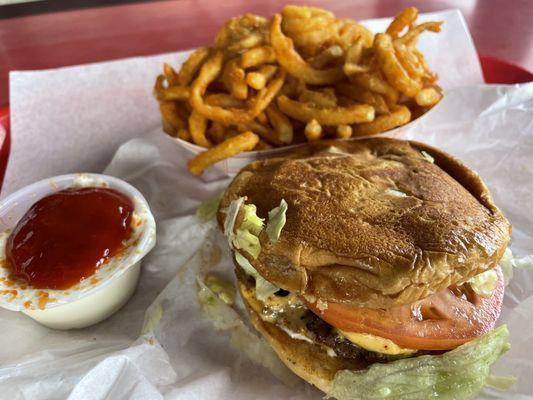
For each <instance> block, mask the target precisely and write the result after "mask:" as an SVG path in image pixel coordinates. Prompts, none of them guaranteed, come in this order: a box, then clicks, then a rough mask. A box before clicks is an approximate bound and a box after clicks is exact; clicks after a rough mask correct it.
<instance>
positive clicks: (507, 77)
mask: <svg viewBox="0 0 533 400" xmlns="http://www.w3.org/2000/svg"><path fill="white" fill-rule="evenodd" d="M480 60H481V67H482V69H483V76H484V77H485V82H487V83H504V84H512V83H525V82H531V81H533V74H532V73H531V72H529V71H527V70H525V69H523V68H522V67H519V66H517V65H514V64H511V63H508V62H506V61H503V60H500V59H498V58H495V57H490V56H482V57H480ZM10 142H11V136H10V132H9V106H4V107H0V188H1V187H2V183H3V181H4V175H5V172H6V167H7V162H8V159H9V150H10Z"/></svg>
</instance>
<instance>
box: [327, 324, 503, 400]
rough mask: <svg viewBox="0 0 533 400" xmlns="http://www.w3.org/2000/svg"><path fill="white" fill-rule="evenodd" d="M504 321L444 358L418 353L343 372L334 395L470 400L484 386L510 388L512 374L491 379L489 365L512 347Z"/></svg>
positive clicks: (368, 399) (349, 399)
mask: <svg viewBox="0 0 533 400" xmlns="http://www.w3.org/2000/svg"><path fill="white" fill-rule="evenodd" d="M508 336H509V331H508V330H507V326H505V325H502V326H500V327H498V328H496V329H494V330H493V331H492V332H490V333H488V334H486V335H485V336H482V337H481V338H479V339H476V340H473V341H471V342H469V343H466V344H463V345H461V346H459V347H457V348H456V349H454V350H451V351H449V352H447V353H444V354H442V355H440V356H430V355H426V356H419V357H414V358H406V359H402V360H398V361H393V362H390V363H388V364H373V365H371V366H370V367H369V368H368V369H366V370H363V371H347V370H344V371H339V372H337V374H336V375H335V379H334V381H333V389H332V392H331V395H332V396H334V397H335V398H337V399H338V400H359V399H365V400H381V399H405V400H427V399H430V398H433V397H435V396H436V394H437V393H438V395H439V396H440V397H439V398H440V399H449V400H458V399H471V398H473V397H474V396H476V395H477V393H478V392H479V391H480V390H481V388H482V387H483V386H484V385H485V384H489V385H491V386H498V387H500V388H507V387H508V386H509V383H510V381H511V380H512V378H508V377H490V378H489V371H490V366H491V364H492V363H494V362H495V361H496V360H497V359H498V358H499V357H500V356H501V355H502V354H503V353H505V352H506V351H507V350H509V348H510V345H509V343H508V341H507V339H508Z"/></svg>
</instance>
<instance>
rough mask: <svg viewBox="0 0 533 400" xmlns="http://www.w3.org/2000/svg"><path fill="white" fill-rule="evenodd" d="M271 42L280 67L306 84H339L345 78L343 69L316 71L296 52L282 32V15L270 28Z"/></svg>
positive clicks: (274, 20) (277, 16)
mask: <svg viewBox="0 0 533 400" xmlns="http://www.w3.org/2000/svg"><path fill="white" fill-rule="evenodd" d="M270 40H271V41H272V47H273V48H274V51H275V52H276V57H277V58H278V62H279V63H280V65H281V66H282V67H283V68H285V69H286V70H287V71H288V72H289V73H290V74H291V75H294V76H297V77H298V78H300V79H301V80H303V81H304V82H306V83H311V84H315V85H326V84H331V83H335V82H339V81H340V80H342V79H343V78H344V73H343V71H342V67H332V68H328V69H323V70H319V69H314V68H313V67H311V65H309V64H308V63H307V62H305V61H304V59H303V58H302V57H301V56H300V55H299V54H298V53H297V52H296V50H295V49H294V44H293V43H292V40H291V39H289V38H288V37H286V36H285V35H284V34H283V32H282V31H281V15H279V14H276V15H274V17H273V18H272V25H271V28H270Z"/></svg>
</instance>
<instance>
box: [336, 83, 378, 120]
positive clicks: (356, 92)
mask: <svg viewBox="0 0 533 400" xmlns="http://www.w3.org/2000/svg"><path fill="white" fill-rule="evenodd" d="M335 90H336V91H337V92H338V93H339V94H341V95H343V96H346V97H348V98H350V99H352V100H354V101H356V102H358V103H362V104H368V105H371V106H372V107H374V109H375V110H376V114H387V113H388V112H389V107H388V106H387V102H386V101H385V99H384V98H383V95H381V94H379V93H376V92H372V91H370V90H368V89H365V88H363V87H361V86H358V85H355V84H353V83H339V84H337V85H335Z"/></svg>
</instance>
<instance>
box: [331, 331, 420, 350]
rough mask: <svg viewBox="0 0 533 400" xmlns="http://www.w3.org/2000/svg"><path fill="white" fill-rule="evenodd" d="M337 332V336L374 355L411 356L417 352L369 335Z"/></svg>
mask: <svg viewBox="0 0 533 400" xmlns="http://www.w3.org/2000/svg"><path fill="white" fill-rule="evenodd" d="M337 331H338V333H339V335H341V336H343V337H345V338H346V339H348V340H349V341H350V342H352V343H354V344H356V345H357V346H359V347H362V348H363V349H366V350H369V351H374V352H376V353H381V354H388V355H390V356H397V355H402V354H413V353H415V352H416V351H417V350H413V349H404V348H403V347H400V346H398V345H397V344H396V343H394V342H393V341H392V340H389V339H385V338H382V337H379V336H374V335H371V334H369V333H354V332H344V331H341V330H339V329H338V330H337Z"/></svg>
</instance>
